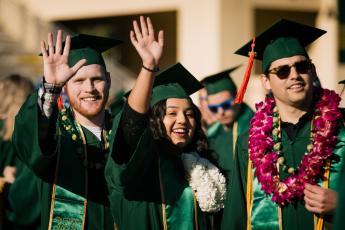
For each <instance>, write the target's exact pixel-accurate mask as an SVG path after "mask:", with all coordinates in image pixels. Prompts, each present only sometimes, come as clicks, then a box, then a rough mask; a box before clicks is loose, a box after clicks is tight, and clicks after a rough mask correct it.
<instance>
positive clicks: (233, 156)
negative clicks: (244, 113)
mask: <svg viewBox="0 0 345 230" xmlns="http://www.w3.org/2000/svg"><path fill="white" fill-rule="evenodd" d="M237 127H238V122H237V121H235V122H234V125H233V127H232V159H235V150H236V141H237Z"/></svg>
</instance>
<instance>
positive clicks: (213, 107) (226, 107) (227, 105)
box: [208, 99, 233, 113]
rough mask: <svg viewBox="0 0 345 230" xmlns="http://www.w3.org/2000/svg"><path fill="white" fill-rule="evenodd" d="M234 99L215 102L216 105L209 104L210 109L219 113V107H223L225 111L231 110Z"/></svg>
mask: <svg viewBox="0 0 345 230" xmlns="http://www.w3.org/2000/svg"><path fill="white" fill-rule="evenodd" d="M232 102H233V100H232V99H229V100H226V101H224V102H222V103H220V104H215V105H211V104H209V105H208V109H209V110H210V111H211V112H212V113H218V109H219V108H222V109H223V110H224V111H225V110H229V109H231V108H232Z"/></svg>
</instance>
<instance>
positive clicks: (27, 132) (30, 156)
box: [12, 91, 59, 177]
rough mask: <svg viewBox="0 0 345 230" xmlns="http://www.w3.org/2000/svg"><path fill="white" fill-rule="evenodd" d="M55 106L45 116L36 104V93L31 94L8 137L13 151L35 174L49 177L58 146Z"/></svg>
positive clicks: (53, 167) (53, 168) (52, 170)
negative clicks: (10, 136)
mask: <svg viewBox="0 0 345 230" xmlns="http://www.w3.org/2000/svg"><path fill="white" fill-rule="evenodd" d="M57 116H58V113H57V107H56V108H54V112H53V114H52V115H51V116H50V117H49V118H47V117H45V116H43V115H42V113H41V110H40V107H39V105H38V92H37V91H36V92H34V93H33V94H31V95H30V96H29V97H28V99H27V100H26V102H25V103H24V104H23V106H22V107H21V109H20V111H19V113H18V114H17V116H16V120H15V126H14V131H13V136H12V141H13V145H14V149H15V152H16V154H17V156H18V158H19V159H20V160H21V161H23V162H24V163H25V164H26V165H27V166H28V167H29V168H31V169H32V170H33V172H34V173H35V174H36V175H38V176H39V177H46V176H48V177H51V176H52V174H53V173H54V170H55V163H56V155H57V154H56V153H57V146H58V141H59V138H58V134H57V130H58V128H57Z"/></svg>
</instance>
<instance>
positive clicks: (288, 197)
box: [248, 89, 341, 205]
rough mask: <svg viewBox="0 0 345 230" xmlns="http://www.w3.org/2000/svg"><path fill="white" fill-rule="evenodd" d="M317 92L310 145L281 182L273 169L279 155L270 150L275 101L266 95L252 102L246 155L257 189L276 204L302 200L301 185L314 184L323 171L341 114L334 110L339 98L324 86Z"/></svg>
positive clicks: (276, 171) (335, 140) (336, 107)
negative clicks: (259, 100)
mask: <svg viewBox="0 0 345 230" xmlns="http://www.w3.org/2000/svg"><path fill="white" fill-rule="evenodd" d="M321 94H322V96H321V98H320V99H319V101H318V102H317V103H316V105H315V107H314V116H313V120H312V128H311V137H312V145H310V146H308V150H309V151H310V152H309V154H306V155H305V156H304V157H303V159H302V161H301V164H300V167H299V170H298V172H296V173H292V174H291V175H290V176H289V177H287V178H285V179H284V180H282V181H281V180H280V176H279V172H278V169H277V160H278V158H279V155H278V153H277V152H276V151H274V149H275V148H274V145H275V144H276V143H275V142H274V140H273V138H272V130H273V123H274V122H273V119H274V116H273V110H274V108H275V101H274V99H273V98H271V97H266V99H265V101H264V102H260V103H258V104H257V105H256V109H257V112H256V113H255V115H254V117H253V118H252V120H251V124H250V129H249V143H248V145H249V157H250V159H251V160H252V162H253V167H254V168H255V173H254V175H255V176H256V177H257V179H258V181H259V182H260V183H261V189H262V190H263V191H264V192H265V193H266V194H268V195H271V194H272V201H273V202H276V203H277V204H280V205H286V204H288V203H292V202H293V201H295V200H296V199H299V200H300V199H302V198H303V190H304V186H305V184H306V183H309V184H315V183H316V180H317V178H320V176H322V173H323V172H324V170H323V166H324V163H325V160H327V159H330V157H331V156H332V153H333V148H334V146H335V144H336V142H337V136H336V134H337V131H338V129H337V126H338V120H339V118H340V117H341V113H340V110H339V109H338V105H339V101H340V97H339V96H338V95H337V94H336V93H335V92H334V91H331V90H327V89H322V90H321Z"/></svg>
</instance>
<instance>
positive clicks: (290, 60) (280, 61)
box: [270, 55, 307, 68]
mask: <svg viewBox="0 0 345 230" xmlns="http://www.w3.org/2000/svg"><path fill="white" fill-rule="evenodd" d="M306 59H307V58H306V57H305V56H303V55H295V56H291V57H286V58H280V59H278V60H275V61H273V62H272V63H271V66H270V68H275V67H278V66H282V65H289V64H293V63H295V62H299V61H303V60H306Z"/></svg>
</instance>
